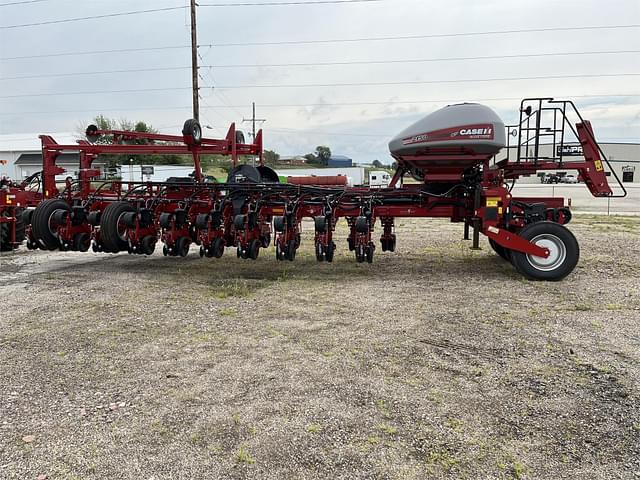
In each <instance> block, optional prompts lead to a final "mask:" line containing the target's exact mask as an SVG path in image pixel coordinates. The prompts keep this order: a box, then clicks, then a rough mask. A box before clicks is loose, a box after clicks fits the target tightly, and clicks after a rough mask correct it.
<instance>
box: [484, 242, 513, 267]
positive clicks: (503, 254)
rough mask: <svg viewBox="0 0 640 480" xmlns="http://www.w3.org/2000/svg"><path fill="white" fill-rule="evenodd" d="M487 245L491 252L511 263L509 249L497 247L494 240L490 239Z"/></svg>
mask: <svg viewBox="0 0 640 480" xmlns="http://www.w3.org/2000/svg"><path fill="white" fill-rule="evenodd" d="M489 245H491V248H493V251H494V252H496V253H497V254H498V255H500V257H501V258H502V259H503V260H506V261H507V262H510V261H511V252H510V251H509V249H507V248H504V247H503V246H502V245H498V244H497V243H496V242H495V240H493V239H491V238H490V239H489Z"/></svg>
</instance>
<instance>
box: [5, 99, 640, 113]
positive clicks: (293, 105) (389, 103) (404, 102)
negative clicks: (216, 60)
mask: <svg viewBox="0 0 640 480" xmlns="http://www.w3.org/2000/svg"><path fill="white" fill-rule="evenodd" d="M625 97H640V93H621V94H601V95H597V94H596V95H573V94H572V95H557V98H584V99H587V98H625ZM205 99H206V97H204V98H203V99H202V100H203V102H204V100H205ZM221 100H222V99H221ZM473 100H474V101H476V102H500V101H520V100H522V97H487V98H474V99H473ZM464 101H469V98H458V99H452V98H447V99H433V100H398V101H377V102H376V101H371V102H333V103H289V104H260V108H300V107H343V106H376V105H386V106H393V105H419V104H426V103H448V104H451V103H460V102H464ZM245 107H246V105H231V104H225V105H206V104H205V105H204V108H205V109H210V110H217V109H223V108H225V109H234V110H235V109H236V108H245ZM190 109H191V107H190V106H189V105H184V106H170V107H166V106H165V107H132V106H130V105H128V106H126V107H121V108H113V107H104V108H100V107H98V108H92V109H86V110H43V111H26V112H25V111H20V112H5V111H0V116H9V115H46V114H51V115H57V114H59V113H95V112H123V111H127V110H128V111H138V110H140V111H146V110H167V111H168V110H190ZM235 112H236V113H238V114H239V112H238V111H237V110H235ZM239 115H240V116H242V115H241V114H239Z"/></svg>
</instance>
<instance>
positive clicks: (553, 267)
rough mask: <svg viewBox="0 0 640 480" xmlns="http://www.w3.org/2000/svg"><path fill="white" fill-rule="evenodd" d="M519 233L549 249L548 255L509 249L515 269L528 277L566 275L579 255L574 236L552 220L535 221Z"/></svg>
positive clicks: (560, 276) (558, 276) (556, 278)
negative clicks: (539, 255)
mask: <svg viewBox="0 0 640 480" xmlns="http://www.w3.org/2000/svg"><path fill="white" fill-rule="evenodd" d="M518 234H519V235H520V236H521V237H522V238H524V239H525V240H529V241H530V242H531V243H534V244H536V245H538V246H540V247H543V248H547V249H548V250H549V252H550V254H549V257H548V258H543V257H537V256H535V255H527V254H525V253H521V252H516V251H515V250H514V251H512V252H511V261H512V263H513V265H514V266H515V268H516V270H517V271H518V272H519V273H520V274H522V275H524V276H525V277H527V278H528V279H530V280H551V281H557V280H562V279H563V278H564V277H566V276H567V275H569V274H570V273H571V272H572V271H573V269H574V268H575V266H576V264H577V263H578V259H579V258H580V247H579V245H578V241H577V240H576V237H574V236H573V233H571V232H570V231H569V230H568V229H566V228H565V227H563V226H562V225H559V224H557V223H554V222H547V221H545V222H536V223H532V224H530V225H528V226H526V227H524V228H523V229H522V230H521V231H520V232H518Z"/></svg>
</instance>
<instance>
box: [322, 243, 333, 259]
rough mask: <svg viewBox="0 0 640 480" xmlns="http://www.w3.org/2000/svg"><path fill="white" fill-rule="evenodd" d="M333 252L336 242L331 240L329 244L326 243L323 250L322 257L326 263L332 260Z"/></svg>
mask: <svg viewBox="0 0 640 480" xmlns="http://www.w3.org/2000/svg"><path fill="white" fill-rule="evenodd" d="M335 252H336V244H335V243H333V242H329V245H327V248H326V249H325V251H324V259H325V260H326V261H327V262H328V263H331V262H333V254H334V253H335Z"/></svg>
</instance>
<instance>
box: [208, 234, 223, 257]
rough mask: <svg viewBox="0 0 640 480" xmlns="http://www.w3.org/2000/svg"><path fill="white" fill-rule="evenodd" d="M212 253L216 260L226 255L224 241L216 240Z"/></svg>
mask: <svg viewBox="0 0 640 480" xmlns="http://www.w3.org/2000/svg"><path fill="white" fill-rule="evenodd" d="M211 253H212V254H213V256H214V257H215V258H220V257H222V255H223V254H224V240H223V239H222V238H216V239H215V240H214V241H213V243H212V244H211Z"/></svg>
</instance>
